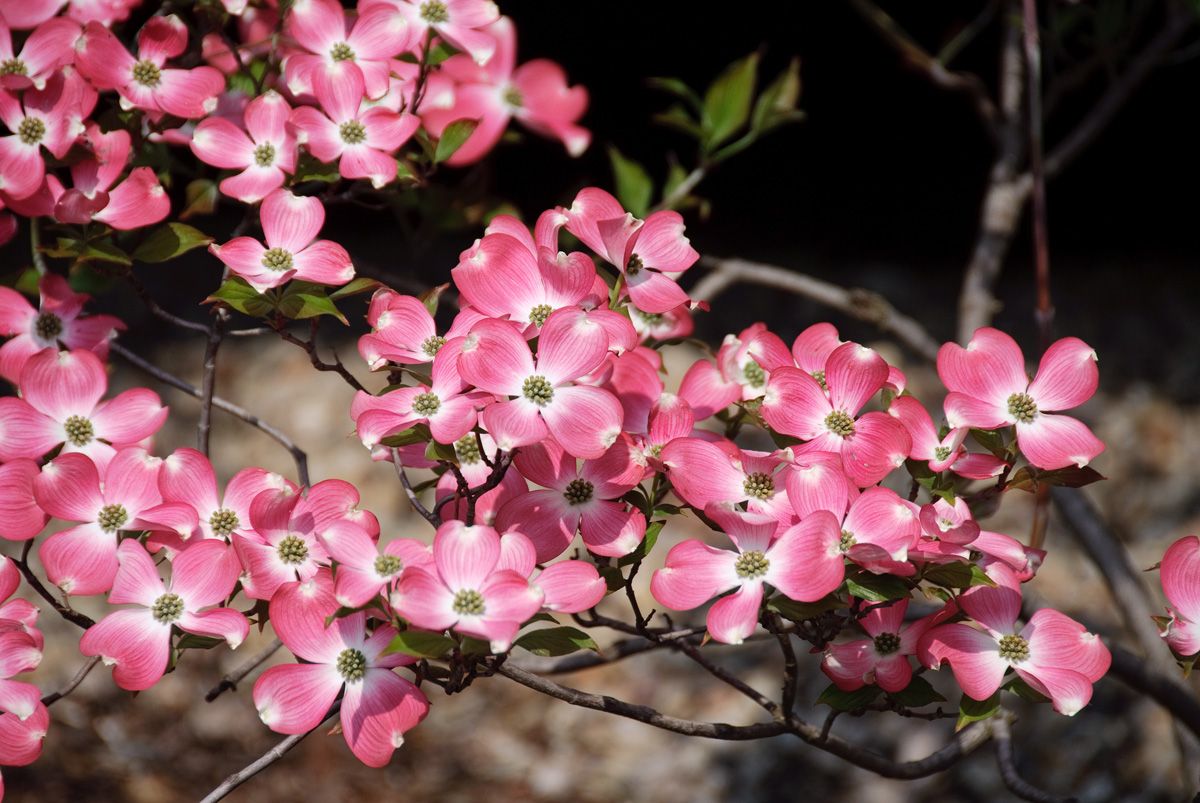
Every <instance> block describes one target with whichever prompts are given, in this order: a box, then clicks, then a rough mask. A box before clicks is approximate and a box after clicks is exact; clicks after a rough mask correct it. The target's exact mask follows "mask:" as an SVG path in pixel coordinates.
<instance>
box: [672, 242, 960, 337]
mask: <svg viewBox="0 0 1200 803" xmlns="http://www.w3.org/2000/svg"><path fill="white" fill-rule="evenodd" d="M700 264H702V265H704V266H705V267H708V268H712V272H711V273H709V275H707V276H705V277H704V278H703V279H701V280H700V281H699V282H698V283H697V284H696V285H695V286H694V287H693V288H692V290H691V296H692V297H693V298H695V299H696V300H698V301H710V300H712V299H713V298H715V297H716V296H717V295H719V294H720V293H722V292H724V291H725V290H726V289H727V288H728V287H730V286H731V285H733V284H736V283H738V282H745V283H748V284H759V285H763V286H765V287H773V288H775V289H777V290H786V291H787V292H789V293H794V294H796V295H798V296H803V297H805V298H810V299H812V300H814V301H817V302H819V303H821V304H824V305H826V306H828V307H832V308H833V309H836V310H839V311H841V312H844V313H846V314H847V315H850V316H852V317H854V318H858V319H859V320H863V321H867V322H869V323H873V324H875V325H876V326H878V327H879V328H880V329H882V330H883V331H885V332H887V333H889V334H891V335H893V336H895V337H896V339H897V340H899V341H900V342H901V343H903V344H904V345H906V346H908V347H909V348H910V349H912V350H913V351H914V352H916V353H917V354H919V355H921V356H922V357H924V358H926V359H929V360H933V359H937V352H938V347H939V346H940V345H941V344H940V343H939V342H938V341H937V340H935V339H934V338H933V337H932V336H931V335H930V334H929V332H927V331H926V330H925V328H924V327H923V326H921V324H920V323H918V322H917V321H916V320H915V319H913V318H910V317H908V316H907V315H903V314H901V313H900V312H898V311H897V310H896V308H895V307H893V306H892V305H891V304H890V303H888V301H887V299H885V298H884V297H883V296H881V295H879V294H878V293H874V292H872V291H870V290H861V289H857V288H853V289H850V288H845V287H839V286H838V285H836V284H832V283H830V282H826V281H822V280H821V279H816V278H813V277H812V276H807V275H805V274H803V273H797V272H795V271H791V270H786V269H784V268H780V267H776V266H774V265H764V264H761V263H758V262H750V261H747V260H744V259H719V258H715V257H704V258H702V259H701V260H700Z"/></svg>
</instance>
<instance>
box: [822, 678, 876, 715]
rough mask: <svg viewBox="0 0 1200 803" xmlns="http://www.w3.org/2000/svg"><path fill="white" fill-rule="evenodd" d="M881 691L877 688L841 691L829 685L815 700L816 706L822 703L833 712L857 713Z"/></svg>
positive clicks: (869, 687)
mask: <svg viewBox="0 0 1200 803" xmlns="http://www.w3.org/2000/svg"><path fill="white" fill-rule="evenodd" d="M881 691H882V689H880V688H879V687H878V686H863V687H862V688H861V689H855V690H854V691H842V690H841V689H839V688H838V687H837V686H835V685H833V684H832V683H830V684H829V685H828V686H826V687H825V691H823V692H821V696H820V697H818V698H817V705H821V704H822V703H824V704H825V705H827V706H829V707H830V708H832V709H833V710H834V711H858V710H859V709H861V708H866V707H867V706H868V705H870V704H871V702H872V701H873V700H874V699H875V698H876V697H878V696H879V693H880V692H881Z"/></svg>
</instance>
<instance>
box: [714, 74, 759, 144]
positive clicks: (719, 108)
mask: <svg viewBox="0 0 1200 803" xmlns="http://www.w3.org/2000/svg"><path fill="white" fill-rule="evenodd" d="M757 76H758V53H751V54H750V55H749V56H746V57H745V58H744V59H739V60H738V61H735V62H734V63H733V64H730V65H729V66H728V67H726V68H725V71H724V72H723V73H721V75H720V76H718V77H717V80H715V81H713V83H712V85H711V86H710V87H709V88H708V91H707V92H706V93H705V94H704V133H705V138H704V147H705V150H707V151H709V152H712V151H713V150H715V149H716V148H717V147H718V146H719V145H720V144H721V143H723V142H725V141H726V140H728V139H729V138H730V137H732V136H733V135H734V134H736V133H737V132H738V130H739V129H741V128H742V126H744V125H745V124H746V121H747V120H748V119H749V117H750V103H751V100H752V98H753V96H754V82H755V79H756V78H757Z"/></svg>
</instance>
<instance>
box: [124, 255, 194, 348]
mask: <svg viewBox="0 0 1200 803" xmlns="http://www.w3.org/2000/svg"><path fill="white" fill-rule="evenodd" d="M125 278H126V279H127V280H128V281H129V286H130V287H132V288H133V291H134V292H135V293H137V295H138V298H140V299H141V300H142V303H143V304H145V305H146V309H148V310H149V311H150V314H152V315H154V316H155V317H156V318H160V319H162V320H164V321H166V322H167V323H169V324H171V325H172V326H178V327H179V328H180V329H187V330H188V331H189V332H201V333H203V334H205V335H207V334H208V333H209V327H207V326H205V325H204V324H202V323H196V322H195V321H189V320H188V319H187V318H180V317H179V316H178V315H176V314H174V313H172V312H167V310H165V309H163V308H162V307H161V306H159V303H158V302H157V301H155V300H154V298H153V297H152V296H151V295H150V291H149V290H148V289H147V288H146V285H144V284H142V280H141V279H139V278H138V277H137V274H135V273H134V272H133V271H132V270H130V271H128V272H127V273H126V274H125Z"/></svg>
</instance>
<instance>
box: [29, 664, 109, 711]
mask: <svg viewBox="0 0 1200 803" xmlns="http://www.w3.org/2000/svg"><path fill="white" fill-rule="evenodd" d="M98 663H100V656H99V655H97V656H96V657H94V658H91V659H89V660H88V662H87V663H86V664H84V665H83V666H81V667H79V671H78V672H76V673H75V677H73V678H71V679H70V680H69V681H67V685H65V686H63V687H62V688H61V689H59V690H58V691H56V692H51V693H50V694H47V695H46V696H45V697H43V698H42V705H46V706H50V705H54V704H55V703H57V702H58V701H59V700H61V699H62V698H64V697H66V696H67V695H68V694H70V693H71V692H73V691H75V689H76V688H78V686H79V684H80V683H83V679H84V678H86V677H87V676H88V673H89V672H91V671H92V670H93V669H95V668H96V664H98Z"/></svg>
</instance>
